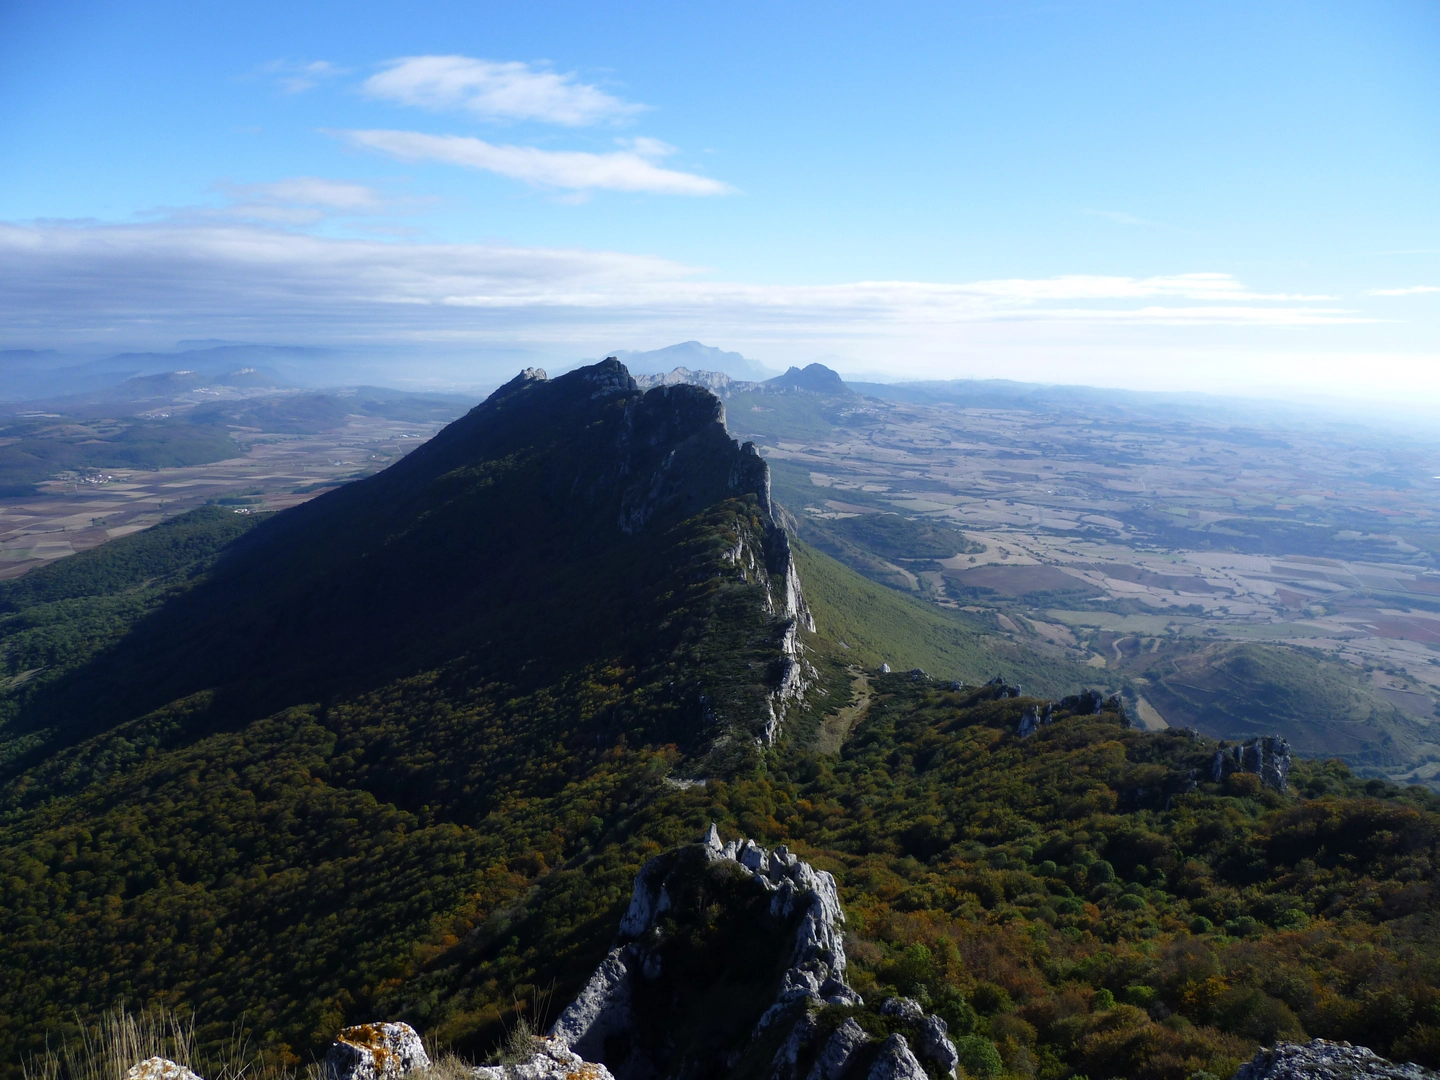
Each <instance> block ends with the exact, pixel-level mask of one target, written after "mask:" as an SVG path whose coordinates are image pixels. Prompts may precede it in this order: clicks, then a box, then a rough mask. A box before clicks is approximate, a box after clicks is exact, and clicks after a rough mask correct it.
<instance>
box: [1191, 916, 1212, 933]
mask: <svg viewBox="0 0 1440 1080" xmlns="http://www.w3.org/2000/svg"><path fill="white" fill-rule="evenodd" d="M1214 930H1215V924H1214V923H1213V922H1211V921H1210V920H1209V919H1207V918H1206V917H1205V916H1204V915H1196V916H1195V918H1193V919H1191V920H1190V932H1191V933H1192V934H1209V933H1212V932H1214Z"/></svg>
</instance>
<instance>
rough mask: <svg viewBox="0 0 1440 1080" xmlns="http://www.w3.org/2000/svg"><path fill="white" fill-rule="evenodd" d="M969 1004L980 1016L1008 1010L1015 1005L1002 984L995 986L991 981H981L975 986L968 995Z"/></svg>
mask: <svg viewBox="0 0 1440 1080" xmlns="http://www.w3.org/2000/svg"><path fill="white" fill-rule="evenodd" d="M970 1004H971V1005H973V1006H974V1007H975V1011H976V1012H978V1013H979V1014H980V1015H981V1016H994V1015H995V1014H996V1013H1002V1012H1009V1011H1010V1010H1011V1009H1013V1008H1014V1007H1015V1003H1014V1002H1013V1001H1011V1000H1010V994H1009V992H1008V991H1007V990H1006V989H1005V988H1004V987H1003V986H996V985H995V984H994V983H992V982H982V983H980V984H979V985H978V986H976V987H975V992H974V993H973V994H971V995H970Z"/></svg>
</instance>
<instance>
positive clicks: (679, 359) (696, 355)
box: [606, 341, 775, 382]
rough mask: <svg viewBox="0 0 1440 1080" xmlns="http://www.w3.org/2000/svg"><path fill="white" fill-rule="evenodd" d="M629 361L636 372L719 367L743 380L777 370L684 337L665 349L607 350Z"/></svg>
mask: <svg viewBox="0 0 1440 1080" xmlns="http://www.w3.org/2000/svg"><path fill="white" fill-rule="evenodd" d="M606 355H607V356H613V357H615V358H616V359H617V360H619V361H620V362H621V363H622V364H624V365H625V367H626V369H628V370H629V372H630V373H631V374H632V375H636V376H639V375H660V374H663V373H665V372H667V371H671V370H673V369H675V368H689V369H690V370H692V371H718V372H723V373H724V374H726V375H728V376H730V378H732V379H737V380H740V381H742V382H762V381H764V380H765V379H768V378H770V377H771V376H773V375H774V374H775V372H774V371H772V370H771V369H769V368H767V367H766V366H765V365H764V364H761V363H759V362H758V361H755V360H749V359H747V358H745V357H744V356H741V355H740V354H739V353H738V352H725V351H724V350H723V349H717V348H715V347H714V346H711V345H702V344H701V343H700V342H698V341H682V342H681V343H680V344H679V345H667V346H666V347H665V348H663V349H651V350H650V351H648V352H635V351H631V350H626V349H621V350H619V351H617V352H612V353H607V354H606Z"/></svg>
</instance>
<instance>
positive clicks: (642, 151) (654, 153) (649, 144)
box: [615, 135, 680, 161]
mask: <svg viewBox="0 0 1440 1080" xmlns="http://www.w3.org/2000/svg"><path fill="white" fill-rule="evenodd" d="M615 142H616V143H617V144H618V145H620V146H625V147H628V148H629V149H630V150H632V151H633V152H634V153H636V154H639V155H640V156H641V157H642V158H648V159H650V160H651V161H660V160H662V159H663V158H667V157H672V156H674V155H675V154H678V153H679V152H680V151H679V150H678V149H677V148H675V147H673V146H671V145H670V144H669V143H667V142H662V141H661V140H659V139H651V138H648V137H647V136H645V135H637V136H635V137H634V138H633V139H616V140H615Z"/></svg>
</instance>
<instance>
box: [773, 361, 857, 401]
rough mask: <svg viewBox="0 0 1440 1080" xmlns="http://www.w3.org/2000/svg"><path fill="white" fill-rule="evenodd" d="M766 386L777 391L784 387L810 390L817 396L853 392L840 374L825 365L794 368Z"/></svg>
mask: <svg viewBox="0 0 1440 1080" xmlns="http://www.w3.org/2000/svg"><path fill="white" fill-rule="evenodd" d="M765 385H766V386H770V387H775V388H777V389H778V388H781V387H784V388H792V389H795V390H809V391H810V392H812V393H816V394H849V393H852V392H853V391H851V389H850V388H849V387H848V386H846V385H845V382H844V380H842V379H841V378H840V375H839V373H838V372H835V371H832V370H831V369H830V368H828V367H826V366H825V365H824V364H809V365H807V366H805V367H804V368H798V367H792V368H791V369H790V370H789V371H787V372H785V374H784V375H777V376H776V377H775V378H773V379H770V380H768V381H767V382H766V384H765Z"/></svg>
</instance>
